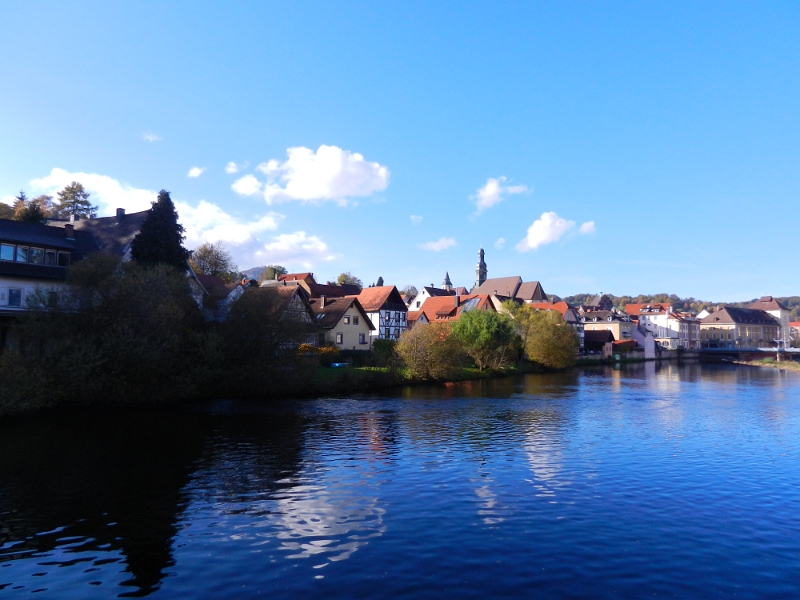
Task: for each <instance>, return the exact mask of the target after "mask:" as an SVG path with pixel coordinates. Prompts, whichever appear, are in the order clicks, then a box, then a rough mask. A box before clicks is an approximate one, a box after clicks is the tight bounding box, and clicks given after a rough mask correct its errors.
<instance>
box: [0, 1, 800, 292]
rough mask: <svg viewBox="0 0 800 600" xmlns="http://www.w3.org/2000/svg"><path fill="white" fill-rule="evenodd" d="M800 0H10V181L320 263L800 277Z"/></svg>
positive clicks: (241, 257) (717, 281) (653, 283)
mask: <svg viewBox="0 0 800 600" xmlns="http://www.w3.org/2000/svg"><path fill="white" fill-rule="evenodd" d="M799 26H800V4H798V3H796V2H769V3H766V2H762V3H755V2H753V3H745V2H719V3H714V2H704V3H695V2H671V3H655V2H631V3H624V2H609V3H604V2H584V3H580V2H573V3H554V2H548V3H535V2H465V1H463V0H462V1H459V2H445V1H441V2H434V3H430V2H402V3H400V2H382V3H366V2H364V3H356V2H345V1H339V2H335V3H330V2H281V3H277V2H276V3H270V2H252V3H247V2H237V3H219V2H198V1H193V2H167V1H164V2H159V3H148V2H114V3H109V2H89V1H86V2H69V1H59V2H37V1H19V2H15V1H11V0H6V1H4V2H2V3H0V39H2V43H1V44H0V201H5V202H11V201H12V200H13V197H14V196H15V195H16V194H18V192H19V190H25V192H26V193H27V194H28V196H29V197H33V196H36V195H39V194H43V193H47V194H51V195H52V194H55V192H57V191H58V190H59V189H61V188H62V187H64V186H65V185H67V184H68V183H70V182H71V181H79V182H81V183H82V184H83V185H84V186H85V187H86V189H87V190H88V191H89V192H90V193H91V194H92V196H91V198H90V199H91V200H92V201H93V202H94V203H95V204H97V205H98V207H99V213H100V215H101V216H102V215H110V214H114V211H115V209H116V208H118V207H121V208H125V209H126V210H127V211H129V212H133V211H138V210H144V209H147V208H149V205H150V202H151V201H152V200H155V196H156V194H157V192H158V191H159V190H161V189H166V190H168V191H169V192H170V193H171V196H172V198H173V200H174V201H175V203H176V207H177V209H178V212H179V215H180V219H181V222H182V223H183V225H184V226H185V228H186V234H187V239H186V246H187V247H188V248H190V249H191V248H196V247H197V246H198V245H200V244H202V243H203V242H207V241H211V242H214V241H222V242H224V243H225V245H226V246H227V247H228V249H229V250H230V251H231V253H232V254H233V256H234V258H235V261H236V263H237V264H238V266H239V267H240V268H241V269H246V268H250V267H254V266H259V265H266V264H280V265H283V266H285V267H287V268H288V269H289V270H290V271H292V272H297V271H309V270H310V271H313V272H314V274H315V277H316V278H317V280H318V281H322V282H324V281H327V280H333V279H334V278H335V277H336V276H337V275H338V274H339V273H341V272H344V271H349V272H351V273H353V274H354V275H356V276H358V277H359V278H361V279H362V280H363V281H364V283H365V284H367V285H369V284H371V283H373V282H375V281H376V280H377V279H378V277H379V276H382V277H383V279H384V280H385V282H386V283H387V284H394V285H397V286H398V287H403V286H405V285H408V284H413V285H415V286H417V287H421V286H423V285H430V284H431V283H434V284H436V285H439V284H441V282H442V280H443V278H444V274H445V272H449V274H450V277H451V279H452V280H453V283H454V284H455V285H459V286H461V285H463V286H466V287H471V285H472V283H473V282H474V280H475V266H476V263H477V260H478V255H477V254H478V250H479V248H480V247H483V248H484V250H485V252H486V263H487V265H488V271H489V277H501V276H509V275H520V276H521V277H522V278H523V279H524V280H526V281H530V280H538V281H540V282H541V283H542V285H543V287H544V289H545V291H546V292H548V293H554V294H558V295H561V296H565V295H570V294H576V293H585V292H592V293H596V292H606V293H613V294H616V295H623V294H630V295H636V294H640V293H659V292H667V293H676V294H678V295H679V296H681V297H687V296H693V297H695V298H701V299H704V300H709V301H736V300H746V299H750V298H753V297H757V296H761V295H766V294H770V295H774V296H787V295H798V294H800V284H798V283H797V281H798V275H800V269H798V266H797V264H798V263H797V260H796V259H795V257H794V253H795V247H796V246H795V236H796V235H797V232H798V224H797V221H795V220H794V219H795V218H796V214H797V211H796V207H797V206H798V191H799V190H800V185H799V184H800V77H799V75H800V35H798V34H797V31H798V30H800V27H799Z"/></svg>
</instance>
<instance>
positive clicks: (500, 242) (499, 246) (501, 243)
mask: <svg viewBox="0 0 800 600" xmlns="http://www.w3.org/2000/svg"><path fill="white" fill-rule="evenodd" d="M505 245H506V238H500V239H499V240H497V241H496V242H495V243H494V247H495V248H497V249H498V250H501V249H502V248H503V246H505Z"/></svg>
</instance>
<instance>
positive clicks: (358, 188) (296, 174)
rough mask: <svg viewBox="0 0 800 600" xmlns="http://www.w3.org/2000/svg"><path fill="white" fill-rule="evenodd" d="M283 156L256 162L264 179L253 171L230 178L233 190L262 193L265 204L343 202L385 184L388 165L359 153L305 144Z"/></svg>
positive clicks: (377, 189)
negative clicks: (232, 179) (366, 158)
mask: <svg viewBox="0 0 800 600" xmlns="http://www.w3.org/2000/svg"><path fill="white" fill-rule="evenodd" d="M286 154H287V156H288V158H287V160H286V161H284V162H280V161H278V160H275V159H272V160H269V161H267V162H265V163H262V164H260V165H258V167H257V170H258V171H260V172H261V173H264V174H265V175H266V177H267V180H266V182H265V183H262V182H260V181H258V180H257V179H256V178H255V177H254V176H253V175H246V176H245V177H242V178H241V179H238V180H237V181H236V182H234V184H233V186H232V188H233V190H234V191H235V192H236V193H237V194H242V195H246V196H256V195H260V194H263V195H264V199H265V200H266V201H267V204H273V203H277V202H289V201H293V200H295V201H299V202H314V203H317V202H324V201H328V200H332V201H335V202H338V203H339V204H347V199H348V198H352V197H358V196H369V195H370V194H372V193H374V192H381V191H383V190H385V189H386V186H387V185H389V169H388V168H387V167H385V166H383V165H380V164H378V163H376V162H368V161H366V160H364V157H363V156H362V155H361V154H358V153H355V152H350V151H349V150H342V149H341V148H337V147H336V146H325V145H322V146H320V147H319V149H318V150H317V151H316V152H314V151H313V150H311V149H309V148H305V147H302V146H301V147H297V148H289V149H288V150H287V151H286Z"/></svg>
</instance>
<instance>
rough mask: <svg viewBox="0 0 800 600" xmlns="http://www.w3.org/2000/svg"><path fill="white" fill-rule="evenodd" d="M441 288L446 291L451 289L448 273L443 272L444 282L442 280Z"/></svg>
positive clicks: (451, 284)
mask: <svg viewBox="0 0 800 600" xmlns="http://www.w3.org/2000/svg"><path fill="white" fill-rule="evenodd" d="M442 289H443V290H447V291H448V292H450V291H452V290H453V283H452V282H451V281H450V273H447V272H445V274H444V282H442Z"/></svg>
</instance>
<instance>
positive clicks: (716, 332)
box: [700, 306, 781, 348]
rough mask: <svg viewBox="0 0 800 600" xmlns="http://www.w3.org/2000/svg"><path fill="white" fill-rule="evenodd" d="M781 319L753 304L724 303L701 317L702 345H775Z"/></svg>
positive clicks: (766, 346)
mask: <svg viewBox="0 0 800 600" xmlns="http://www.w3.org/2000/svg"><path fill="white" fill-rule="evenodd" d="M780 326H781V324H780V321H779V320H778V319H776V318H775V317H773V316H772V315H771V314H769V313H767V312H765V311H763V310H757V309H752V308H735V307H733V306H725V307H722V308H720V309H719V310H717V311H714V312H712V313H711V314H709V315H708V316H707V317H705V318H703V319H701V320H700V344H701V347H702V348H775V347H777V346H778V339H779V338H778V335H779V333H780Z"/></svg>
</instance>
